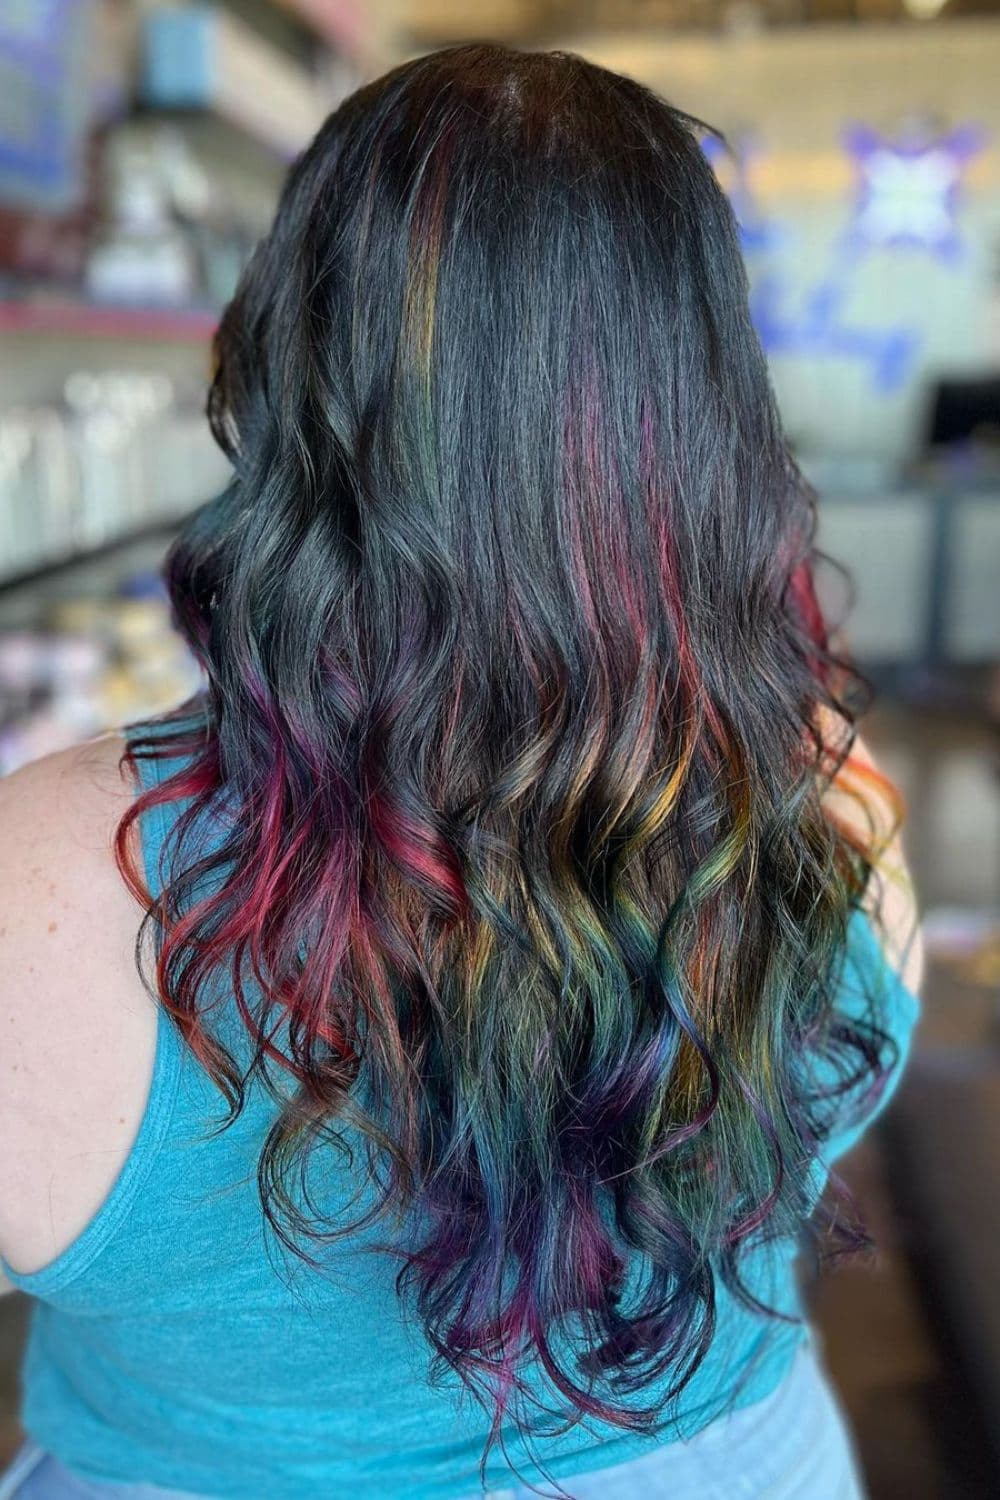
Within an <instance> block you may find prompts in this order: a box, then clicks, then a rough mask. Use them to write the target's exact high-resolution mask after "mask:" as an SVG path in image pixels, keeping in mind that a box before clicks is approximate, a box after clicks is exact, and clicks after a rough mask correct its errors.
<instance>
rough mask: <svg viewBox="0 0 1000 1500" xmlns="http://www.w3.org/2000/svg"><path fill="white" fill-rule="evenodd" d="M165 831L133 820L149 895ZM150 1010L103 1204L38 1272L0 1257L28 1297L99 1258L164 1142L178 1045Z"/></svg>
mask: <svg viewBox="0 0 1000 1500" xmlns="http://www.w3.org/2000/svg"><path fill="white" fill-rule="evenodd" d="M126 737H127V736H126ZM138 771H139V777H140V782H141V785H142V787H143V790H148V789H149V787H150V786H152V785H154V784H155V783H156V782H157V781H158V780H159V779H160V774H159V766H158V763H157V762H155V761H151V760H150V761H140V762H138ZM168 832H169V821H168V818H167V816H166V810H165V809H164V808H163V807H162V806H156V807H153V808H150V809H149V810H148V811H147V812H145V813H143V815H142V817H141V818H140V819H139V839H140V845H141V851H142V861H143V869H144V872H145V876H146V883H147V885H148V887H149V890H150V893H151V895H156V894H157V893H158V891H159V888H160V886H159V879H160V871H159V860H160V852H161V850H162V848H163V843H164V840H165V839H166V836H167V834H168ZM156 1010H157V1019H156V1042H155V1048H154V1053H153V1066H152V1073H151V1077H150V1082H149V1091H148V1093H147V1095H146V1102H145V1105H144V1106H143V1111H142V1115H141V1118H140V1120H139V1125H138V1129H137V1131H136V1134H135V1137H134V1139H133V1141H132V1145H131V1147H130V1148H129V1152H128V1155H127V1156H126V1157H125V1160H124V1161H123V1163H122V1165H121V1168H120V1169H119V1172H118V1175H117V1177H116V1178H115V1180H114V1182H113V1183H112V1184H111V1186H110V1187H109V1189H108V1191H107V1194H106V1195H105V1197H104V1200H103V1202H102V1203H101V1204H100V1206H99V1207H98V1208H97V1209H96V1211H95V1212H94V1214H93V1215H92V1216H91V1218H90V1219H89V1220H88V1222H87V1223H86V1224H85V1225H84V1227H83V1228H82V1229H81V1230H80V1232H79V1234H77V1236H76V1237H75V1238H74V1239H73V1240H71V1241H70V1243H69V1244H68V1245H67V1246H66V1248H65V1249H64V1250H61V1251H60V1252H59V1254H58V1255H57V1256H56V1257H55V1258H54V1259H53V1260H50V1261H48V1262H47V1263H46V1264H45V1265H44V1266H41V1267H39V1269H38V1270H36V1271H25V1272H19V1271H17V1270H15V1269H14V1267H12V1266H9V1265H8V1264H7V1263H6V1261H4V1260H3V1258H2V1257H0V1269H2V1270H3V1274H4V1276H5V1277H6V1278H7V1280H8V1281H10V1282H11V1283H12V1285H14V1286H16V1287H18V1288H19V1289H20V1290H21V1291H24V1292H27V1293H29V1295H31V1296H33V1297H41V1298H44V1297H46V1296H47V1295H49V1294H51V1293H52V1292H55V1291H57V1290H60V1289H61V1288H63V1287H65V1286H67V1285H68V1284H69V1283H70V1282H71V1281H73V1280H75V1279H76V1277H77V1276H79V1275H80V1274H81V1273H82V1272H83V1271H85V1270H86V1269H87V1267H88V1266H89V1265H91V1263H92V1262H93V1261H94V1260H95V1259H96V1258H97V1256H98V1255H100V1253H101V1251H102V1250H103V1249H104V1248H105V1246H106V1245H107V1244H108V1243H109V1241H110V1240H111V1239H112V1237H113V1236H114V1235H115V1233H116V1232H117V1230H118V1229H119V1227H120V1226H121V1224H122V1223H123V1222H124V1221H125V1219H126V1218H127V1216H128V1212H129V1210H130V1208H131V1206H132V1204H133V1203H134V1202H135V1200H136V1197H137V1196H138V1193H139V1191H140V1189H141V1188H142V1186H143V1184H144V1183H145V1181H146V1180H147V1178H148V1176H149V1173H150V1171H151V1170H152V1168H153V1165H154V1163H155V1160H156V1156H157V1153H158V1151H159V1150H160V1148H161V1147H162V1145H163V1143H164V1141H165V1140H166V1138H167V1135H168V1133H169V1131H170V1126H171V1122H172V1120H173V1115H174V1107H175V1104H176V1101H177V1094H178V1088H179V1084H180V1076H181V1068H182V1063H183V1055H182V1053H183V1045H184V1044H183V1041H182V1038H181V1037H180V1036H179V1034H178V1032H177V1029H176V1026H175V1024H174V1022H173V1021H172V1019H171V1017H170V1015H169V1014H168V1012H167V1011H166V1010H165V1008H164V1007H163V1005H161V1004H157V1007H156Z"/></svg>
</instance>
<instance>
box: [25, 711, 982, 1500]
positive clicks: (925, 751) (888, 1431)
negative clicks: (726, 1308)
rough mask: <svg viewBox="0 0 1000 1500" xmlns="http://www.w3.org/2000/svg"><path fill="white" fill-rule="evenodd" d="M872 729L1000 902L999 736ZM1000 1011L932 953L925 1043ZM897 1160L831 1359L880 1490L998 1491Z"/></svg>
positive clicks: (928, 878) (838, 1283) (878, 1169)
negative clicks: (926, 1276) (926, 1270)
mask: <svg viewBox="0 0 1000 1500" xmlns="http://www.w3.org/2000/svg"><path fill="white" fill-rule="evenodd" d="M869 738H870V740H871V742H872V744H873V745H874V746H875V748H876V751H877V752H878V753H879V754H880V757H881V758H882V759H883V761H884V763H885V764H886V768H887V770H888V771H889V773H890V774H891V775H893V776H894V777H895V779H897V781H898V782H899V783H900V784H901V785H902V787H903V789H904V791H905V792H906V793H907V794H908V795H909V798H910V832H909V835H908V848H909V853H910V857H911V860H912V862H913V864H914V868H915V871H916V874H917V880H918V885H919V887H920V892H921V897H922V904H923V906H924V907H925V908H935V907H940V906H942V905H951V904H956V905H966V906H969V905H971V906H983V907H986V906H996V904H997V900H998V891H997V884H996V882H997V874H998V871H1000V782H998V779H997V775H996V749H995V745H994V743H993V742H992V740H991V738H990V736H989V735H988V734H987V733H986V732H985V731H983V730H981V729H978V728H976V727H974V726H965V727H960V726H958V725H956V723H955V722H954V721H950V722H949V721H942V720H939V719H935V718H929V717H926V716H920V715H915V714H904V713H883V714H881V715H880V716H879V717H878V718H876V719H875V721H874V723H873V725H872V727H871V730H870V733H869ZM998 1014H1000V1002H998V997H997V994H996V991H995V989H991V988H990V987H989V986H988V985H986V984H985V983H978V982H976V981H975V979H972V980H969V979H968V977H966V978H962V977H961V976H959V977H958V978H956V975H955V972H954V971H953V969H950V968H948V967H947V966H946V965H944V964H941V963H937V962H935V961H934V960H933V959H932V961H931V963H930V966H929V971H928V979H927V984H926V987H925V993H924V1019H923V1020H922V1022H921V1028H920V1033H919V1036H918V1043H917V1046H918V1049H919V1048H920V1047H924V1046H928V1045H936V1046H942V1045H944V1046H947V1045H952V1044H953V1045H955V1046H956V1047H966V1048H967V1047H970V1046H971V1047H976V1046H980V1045H984V1044H985V1038H986V1034H987V1032H988V1031H989V1030H990V1028H991V1027H992V1032H993V1034H992V1043H993V1044H994V1045H995V1041H996V1029H997V1028H996V1017H997V1015H998ZM998 1132H1000V1122H998ZM894 1173H895V1174H897V1175H898V1173H897V1165H896V1163H895V1161H894V1158H893V1153H892V1149H891V1139H890V1138H889V1137H888V1136H887V1135H886V1134H884V1133H883V1132H882V1131H881V1130H880V1131H878V1132H877V1133H875V1134H873V1135H872V1136H871V1137H869V1138H868V1139H866V1140H865V1141H864V1142H863V1143H862V1145H861V1146H859V1147H858V1148H857V1149H856V1151H855V1152H854V1153H853V1154H852V1156H851V1157H850V1158H848V1160H847V1161H846V1162H845V1164H844V1168H843V1175H844V1177H845V1179H846V1180H847V1182H848V1184H849V1186H850V1187H851V1189H852V1191H853V1193H854V1194H855V1197H856V1201H857V1206H858V1209H859V1211H860V1213H861V1215H862V1217H863V1218H864V1220H865V1222H866V1223H867V1225H868V1227H869V1229H870V1231H871V1232H872V1234H873V1235H874V1237H875V1239H876V1242H877V1245H878V1251H877V1255H876V1257H875V1259H874V1261H873V1262H871V1263H866V1264H863V1265H858V1266H854V1267H850V1268H845V1267H842V1268H840V1269H839V1270H838V1271H836V1272H833V1273H830V1274H828V1275H826V1276H825V1277H823V1278H822V1280H821V1281H820V1282H819V1283H818V1284H817V1285H815V1286H814V1287H812V1288H811V1289H810V1301H811V1305H812V1306H813V1309H814V1318H815V1321H816V1323H817V1326H818V1327H819V1329H820V1331H821V1334H822V1337H823V1341H824V1343H823V1347H824V1351H825V1356H826V1361H827V1366H828V1368H829V1370H830V1373H831V1375H832V1377H833V1380H834V1384H835V1386H836V1389H837V1391H838V1393H839V1395H840V1399H841V1402H842V1404H843V1406H844V1408H845V1410H846V1412H847V1414H848V1416H849V1419H850V1421H851V1425H852V1428H853V1431H854V1433H855V1438H856V1444H857V1448H858V1452H859V1457H860V1460H861V1464H862V1467H863V1470H864V1473H865V1477H866V1482H867V1485H868V1490H869V1495H870V1500H987V1497H995V1496H997V1495H1000V1479H998V1476H997V1474H996V1473H991V1472H990V1462H991V1461H990V1460H989V1458H988V1445H987V1443H986V1440H985V1434H984V1431H983V1428H982V1423H981V1420H980V1418H979V1417H978V1415H977V1410H976V1399H975V1396H976V1393H975V1392H974V1391H972V1390H970V1388H969V1387H968V1385H967V1384H966V1383H965V1377H964V1376H963V1374H962V1370H961V1368H960V1366H959V1363H958V1362H957V1361H956V1360H955V1358H954V1354H953V1351H952V1350H951V1349H950V1347H949V1344H948V1339H947V1337H943V1336H942V1330H941V1328H940V1326H939V1320H938V1319H936V1317H935V1316H934V1309H933V1308H932V1307H931V1306H929V1304H928V1293H927V1291H926V1287H925V1284H924V1282H923V1280H922V1278H921V1276H920V1275H919V1274H918V1270H919V1266H920V1263H921V1253H920V1252H921V1249H922V1245H923V1242H924V1239H925V1238H926V1233H927V1231H926V1226H923V1225H921V1224H920V1223H918V1222H915V1221H913V1220H911V1219H910V1218H908V1216H907V1209H906V1206H905V1196H906V1195H905V1194H904V1193H902V1192H900V1191H899V1188H900V1184H899V1183H898V1181H896V1180H895V1178H894ZM994 1190H996V1189H995V1188H994ZM24 1321H25V1306H24V1302H23V1299H21V1298H19V1297H16V1296H10V1297H5V1298H2V1299H0V1459H2V1458H3V1457H4V1456H5V1455H6V1454H8V1453H9V1452H10V1451H11V1449H12V1446H13V1444H14V1443H15V1441H16V1439H17V1426H16V1420H15V1417H14V1412H15V1410H16V1388H15V1381H16V1366H17V1360H18V1354H19V1349H20V1345H21V1340H22V1337H23V1329H24ZM944 1333H945V1334H946V1333H947V1330H944Z"/></svg>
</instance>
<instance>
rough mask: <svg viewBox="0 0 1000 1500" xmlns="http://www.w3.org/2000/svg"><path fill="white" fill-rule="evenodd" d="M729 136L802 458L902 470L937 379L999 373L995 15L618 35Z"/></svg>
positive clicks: (722, 163) (607, 52)
mask: <svg viewBox="0 0 1000 1500" xmlns="http://www.w3.org/2000/svg"><path fill="white" fill-rule="evenodd" d="M600 57H601V60H602V61H604V62H607V63H608V64H609V65H610V66H612V67H618V68H621V69H622V70H623V71H626V72H631V73H632V74H633V75H634V76H637V77H642V78H643V79H644V80H645V81H648V82H650V83H652V84H653V85H654V87H656V88H658V89H659V90H661V91H662V92H663V93H664V94H666V95H667V97H669V98H671V99H672V100H673V101H675V102H676V103H678V104H680V105H682V106H683V107H685V108H688V109H690V110H691V111H692V112H693V113H695V114H697V115H698V116H699V117H700V118H702V119H704V120H706V121H707V122H708V123H710V124H711V125H713V126H716V127H718V128H719V129H721V131H722V132H724V134H725V137H726V144H725V145H723V144H721V143H720V142H719V141H717V140H715V139H714V138H713V137H711V136H706V139H705V149H706V151H707V152H708V154H709V156H710V157H711V159H712V161H713V164H714V165H715V167H716V170H717V172H718V175H719V177H720V179H721V180H722V182H723V183H724V184H725V186H726V188H727V191H728V192H729V194H730V197H731V200H732V202H733V205H734V208H735V210H736V213H737V216H738V218H739V221H740V224H741V228H742V233H743V242H744V251H745V255H746V261H747V267H748V271H749V274H750V279H751V285H752V289H753V307H754V314H755V318H756V322H757V327H758V330H759V332H760V335H761V338H762V340H763V343H764V345H765V347H766V348H767V350H768V353H769V356H770V361H771V368H772V372H773V378H774V382H775V386H776V388H777V391H778V395H779V398H780V400H781V404H782V408H783V411H784V415H785V420H786V422H787V424H788V427H789V429H790V431H791V432H792V434H793V437H794V439H795V441H796V444H797V446H798V448H799V450H800V452H801V453H802V454H803V455H807V456H808V455H810V454H813V455H819V456H828V455H831V454H833V455H841V456H844V457H847V456H854V457H857V458H859V459H869V460H871V461H873V462H880V463H884V464H892V463H894V462H896V461H898V460H901V459H903V458H904V457H905V456H906V455H908V454H910V453H912V452H913V451H914V450H915V448H917V447H919V444H920V440H921V434H922V432H923V429H924V426H925V424H926V419H927V402H928V399H929V393H930V388H931V386H932V384H933V383H934V381H935V380H936V379H937V378H939V377H942V376H956V375H961V374H963V373H970V374H972V373H976V372H983V373H986V372H988V371H989V369H990V368H994V369H995V368H997V367H1000V84H998V80H1000V24H998V23H997V22H994V21H990V20H975V21H972V20H970V21H967V22H961V23H953V24H951V25H950V26H948V27H936V28H933V29H927V28H922V27H921V26H919V25H916V24H915V25H912V26H906V25H902V26H886V27H873V26H865V27H855V28H848V27H839V28H834V27H828V28H824V27H810V28H808V29H802V30H795V31H783V32H782V31H775V32H772V33H762V34H759V35H756V36H750V37H745V38H739V37H733V38H729V39H723V40H720V39H710V38H677V37H674V38H667V37H665V36H658V37H644V38H642V39H641V40H640V39H629V40H622V41H621V42H620V43H619V44H618V45H617V46H616V47H614V48H611V47H609V46H608V45H607V44H606V43H604V44H602V46H601V54H600Z"/></svg>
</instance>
